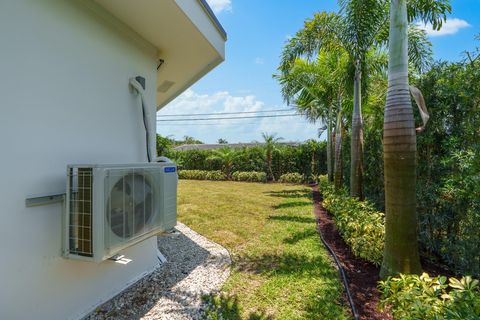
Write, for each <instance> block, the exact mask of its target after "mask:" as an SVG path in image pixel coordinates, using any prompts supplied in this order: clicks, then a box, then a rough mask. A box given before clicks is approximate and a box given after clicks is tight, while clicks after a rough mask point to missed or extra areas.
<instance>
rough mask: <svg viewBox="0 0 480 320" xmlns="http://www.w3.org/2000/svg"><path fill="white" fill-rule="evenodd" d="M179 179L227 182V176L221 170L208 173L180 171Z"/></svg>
mask: <svg viewBox="0 0 480 320" xmlns="http://www.w3.org/2000/svg"><path fill="white" fill-rule="evenodd" d="M178 178H180V179H190V180H214V181H223V180H227V177H226V176H225V174H224V173H223V172H222V171H220V170H214V171H206V170H178Z"/></svg>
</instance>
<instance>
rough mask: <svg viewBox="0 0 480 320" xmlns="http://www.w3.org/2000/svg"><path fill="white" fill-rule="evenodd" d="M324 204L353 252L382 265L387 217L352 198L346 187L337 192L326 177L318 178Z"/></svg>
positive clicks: (369, 205) (368, 204) (371, 206)
mask: <svg viewBox="0 0 480 320" xmlns="http://www.w3.org/2000/svg"><path fill="white" fill-rule="evenodd" d="M319 185H320V192H321V193H322V195H323V206H324V207H325V209H327V210H328V211H329V212H330V213H331V214H332V215H333V217H334V221H335V224H336V226H337V229H338V231H339V233H340V235H341V236H342V238H343V240H344V241H345V242H346V243H347V244H348V245H349V246H350V248H351V249H352V252H353V254H355V255H356V256H357V257H361V258H363V259H365V260H367V261H370V262H372V263H374V264H375V265H377V266H378V265H380V264H381V263H382V257H383V246H384V241H385V240H384V239H385V219H384V216H385V215H384V214H383V213H382V212H379V211H377V210H376V209H375V208H374V206H373V205H372V204H371V203H369V202H368V201H367V200H365V201H358V200H357V199H353V198H351V197H350V196H349V195H348V194H347V192H346V191H345V190H342V191H339V192H337V193H336V192H335V190H334V188H333V185H332V184H331V183H329V182H328V180H327V177H326V176H320V177H319Z"/></svg>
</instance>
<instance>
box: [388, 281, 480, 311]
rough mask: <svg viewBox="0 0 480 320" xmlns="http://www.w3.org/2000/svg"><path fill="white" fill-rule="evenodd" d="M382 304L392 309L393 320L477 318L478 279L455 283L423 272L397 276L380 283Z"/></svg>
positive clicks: (479, 309) (478, 300)
mask: <svg viewBox="0 0 480 320" xmlns="http://www.w3.org/2000/svg"><path fill="white" fill-rule="evenodd" d="M379 289H380V291H381V292H382V299H381V304H382V307H385V306H386V305H389V306H391V310H392V314H393V316H394V318H395V319H438V320H440V319H472V320H473V319H479V317H480V290H479V287H478V280H474V279H472V278H471V277H468V276H467V277H463V278H462V279H460V280H458V279H456V278H450V279H449V282H448V284H447V278H446V277H443V276H439V277H434V278H431V277H430V276H429V275H428V274H426V273H424V274H422V275H421V276H417V275H400V276H399V277H395V278H388V279H387V280H386V281H380V282H379Z"/></svg>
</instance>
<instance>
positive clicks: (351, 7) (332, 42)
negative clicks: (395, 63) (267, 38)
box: [280, 0, 448, 198]
mask: <svg viewBox="0 0 480 320" xmlns="http://www.w3.org/2000/svg"><path fill="white" fill-rule="evenodd" d="M444 2H448V0H438V1H435V3H433V4H432V1H430V0H411V1H409V4H410V7H409V12H410V18H411V20H415V19H417V18H421V19H422V20H428V21H435V22H436V21H437V20H438V16H439V15H442V14H444V12H445V10H446V9H445V6H443V3H444ZM339 4H340V7H341V14H334V13H326V12H322V13H317V14H315V16H314V18H313V19H310V20H307V21H306V22H305V26H304V28H303V29H301V30H300V31H299V32H297V34H296V35H295V36H294V37H293V38H291V39H290V41H289V42H288V43H287V45H286V46H285V48H284V50H283V53H282V61H281V66H280V69H281V70H283V71H284V72H288V70H290V68H291V65H292V64H293V63H294V61H295V60H296V59H297V58H298V57H300V56H307V57H310V56H312V55H315V54H317V53H318V52H319V50H327V51H330V52H336V51H338V50H339V48H341V49H343V50H345V51H346V52H347V53H348V55H349V58H350V65H351V66H352V68H353V69H354V73H353V88H354V90H353V91H354V99H353V101H354V103H353V113H352V125H351V161H350V162H351V168H350V194H351V196H353V197H358V198H363V189H362V183H361V181H362V173H363V172H362V168H363V165H362V154H363V119H362V105H361V102H362V91H365V89H366V84H368V81H367V82H364V81H363V82H362V78H363V79H365V78H368V76H369V74H368V72H365V71H367V70H368V69H367V68H368V66H366V65H365V63H366V57H367V54H368V52H369V51H370V50H372V49H375V48H381V47H382V46H383V45H385V43H386V41H387V40H388V38H387V37H386V36H385V35H388V28H387V32H385V29H386V26H388V23H387V22H388V14H387V12H388V2H387V1H386V0H339ZM447 9H448V7H447ZM442 10H443V11H442ZM409 28H410V29H411V30H413V31H415V32H412V33H411V34H412V40H413V41H415V40H417V42H415V45H412V46H411V49H412V50H417V52H416V53H415V54H411V55H410V57H411V58H412V59H413V58H418V59H420V61H426V60H428V59H427V58H429V56H430V50H429V45H430V44H429V42H428V41H426V39H425V38H426V35H425V33H424V32H421V31H419V30H418V28H417V27H416V26H415V25H413V24H412V25H410V27H409ZM413 36H415V37H413ZM419 36H420V37H423V39H422V41H418V40H419V39H418V37H419ZM413 38H415V39H413ZM420 61H417V63H416V64H415V65H417V66H422V65H424V64H425V63H424V62H420Z"/></svg>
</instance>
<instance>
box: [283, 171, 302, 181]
mask: <svg viewBox="0 0 480 320" xmlns="http://www.w3.org/2000/svg"><path fill="white" fill-rule="evenodd" d="M278 181H279V182H282V183H302V182H303V175H302V174H300V173H298V172H292V173H285V174H282V175H281V176H280V178H279V179H278Z"/></svg>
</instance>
